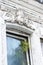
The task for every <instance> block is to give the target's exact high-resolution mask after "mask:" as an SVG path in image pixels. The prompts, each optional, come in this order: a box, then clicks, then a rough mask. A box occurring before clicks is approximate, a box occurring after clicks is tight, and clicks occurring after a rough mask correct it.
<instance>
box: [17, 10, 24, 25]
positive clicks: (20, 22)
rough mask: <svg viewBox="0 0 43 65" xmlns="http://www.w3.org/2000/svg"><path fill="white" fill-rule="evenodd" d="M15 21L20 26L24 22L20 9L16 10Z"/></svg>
mask: <svg viewBox="0 0 43 65" xmlns="http://www.w3.org/2000/svg"><path fill="white" fill-rule="evenodd" d="M16 21H17V22H18V23H19V24H21V25H22V24H23V21H24V12H23V11H22V10H21V9H19V10H17V13H16Z"/></svg>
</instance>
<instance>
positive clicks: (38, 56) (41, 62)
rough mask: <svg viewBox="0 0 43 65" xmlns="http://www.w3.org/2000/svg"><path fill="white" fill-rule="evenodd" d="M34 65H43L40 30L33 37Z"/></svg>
mask: <svg viewBox="0 0 43 65" xmlns="http://www.w3.org/2000/svg"><path fill="white" fill-rule="evenodd" d="M31 45H32V58H33V59H32V61H33V65H43V56H42V51H41V43H40V35H39V30H38V29H36V30H35V32H34V33H33V34H32V36H31Z"/></svg>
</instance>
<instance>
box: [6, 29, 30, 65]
mask: <svg viewBox="0 0 43 65" xmlns="http://www.w3.org/2000/svg"><path fill="white" fill-rule="evenodd" d="M10 33H11V34H10ZM15 34H16V35H18V36H16V35H15ZM19 35H20V36H19ZM6 36H10V37H13V38H17V39H18V38H19V39H21V40H25V39H26V38H27V39H28V43H30V39H29V38H30V35H27V34H25V33H24V34H22V32H20V33H19V32H17V31H16V32H15V31H11V30H7V31H6ZM21 36H22V37H21ZM26 62H27V65H31V59H30V49H29V54H28V51H26Z"/></svg>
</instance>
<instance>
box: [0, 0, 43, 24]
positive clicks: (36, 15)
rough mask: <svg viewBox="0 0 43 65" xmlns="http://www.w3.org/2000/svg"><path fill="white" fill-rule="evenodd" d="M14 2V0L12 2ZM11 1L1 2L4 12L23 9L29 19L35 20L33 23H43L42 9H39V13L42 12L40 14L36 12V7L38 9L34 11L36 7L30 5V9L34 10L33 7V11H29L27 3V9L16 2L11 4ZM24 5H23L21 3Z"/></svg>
mask: <svg viewBox="0 0 43 65" xmlns="http://www.w3.org/2000/svg"><path fill="white" fill-rule="evenodd" d="M11 1H12V0H11ZM11 1H6V0H5V1H4V2H3V1H2V2H0V3H1V6H2V7H1V8H2V9H3V8H4V10H5V9H9V10H11V9H18V8H21V9H22V10H23V11H25V12H26V13H27V14H28V16H29V18H30V19H31V20H33V21H35V22H38V23H43V14H41V13H43V11H42V10H41V9H39V8H38V9H39V11H40V10H41V11H42V12H41V13H40V12H37V11H36V10H37V7H35V8H36V10H35V11H34V7H33V6H32V5H30V8H32V7H33V10H31V9H29V8H26V7H27V6H28V7H29V5H26V4H25V3H24V5H26V7H24V6H23V5H19V4H18V3H17V2H15V3H13V2H11ZM21 4H22V3H21ZM3 6H4V7H3Z"/></svg>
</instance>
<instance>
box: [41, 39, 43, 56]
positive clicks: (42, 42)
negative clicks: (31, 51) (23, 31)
mask: <svg viewBox="0 0 43 65" xmlns="http://www.w3.org/2000/svg"><path fill="white" fill-rule="evenodd" d="M40 42H41V49H42V55H43V39H42V38H41V39H40Z"/></svg>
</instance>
